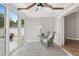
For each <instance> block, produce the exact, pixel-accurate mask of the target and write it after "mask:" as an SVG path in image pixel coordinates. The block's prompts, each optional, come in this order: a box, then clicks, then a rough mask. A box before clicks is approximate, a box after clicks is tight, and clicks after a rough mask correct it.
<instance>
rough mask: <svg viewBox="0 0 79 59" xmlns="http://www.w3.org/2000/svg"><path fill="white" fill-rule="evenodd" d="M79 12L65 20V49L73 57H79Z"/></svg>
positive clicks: (66, 17)
mask: <svg viewBox="0 0 79 59" xmlns="http://www.w3.org/2000/svg"><path fill="white" fill-rule="evenodd" d="M78 15H79V12H78V11H76V12H73V13H71V14H69V15H67V16H65V18H64V48H65V49H66V50H67V51H68V52H69V53H71V54H72V55H75V56H79V39H78V38H79V31H78V30H79V27H78V24H79V23H78V22H79V17H78Z"/></svg>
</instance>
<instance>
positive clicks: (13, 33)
mask: <svg viewBox="0 0 79 59" xmlns="http://www.w3.org/2000/svg"><path fill="white" fill-rule="evenodd" d="M9 21H10V26H9V52H12V51H13V50H15V49H16V48H17V47H18V42H19V39H18V15H17V14H16V13H14V12H13V11H9Z"/></svg>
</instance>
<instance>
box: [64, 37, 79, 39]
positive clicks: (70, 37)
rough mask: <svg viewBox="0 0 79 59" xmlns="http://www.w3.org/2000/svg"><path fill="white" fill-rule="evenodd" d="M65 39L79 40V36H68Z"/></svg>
mask: <svg viewBox="0 0 79 59" xmlns="http://www.w3.org/2000/svg"><path fill="white" fill-rule="evenodd" d="M65 39H70V40H79V39H78V38H71V37H66V38H65Z"/></svg>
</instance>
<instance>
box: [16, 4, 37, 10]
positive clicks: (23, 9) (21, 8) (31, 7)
mask: <svg viewBox="0 0 79 59" xmlns="http://www.w3.org/2000/svg"><path fill="white" fill-rule="evenodd" d="M35 5H36V3H33V4H31V5H30V6H28V7H27V8H17V10H24V9H30V8H32V7H33V6H35Z"/></svg>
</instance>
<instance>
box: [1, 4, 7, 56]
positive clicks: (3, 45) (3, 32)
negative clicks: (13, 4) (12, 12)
mask: <svg viewBox="0 0 79 59" xmlns="http://www.w3.org/2000/svg"><path fill="white" fill-rule="evenodd" d="M5 10H6V9H5V7H4V6H3V5H1V4H0V56H1V55H5V51H6V50H5V47H6V46H5V33H6V32H5Z"/></svg>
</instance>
